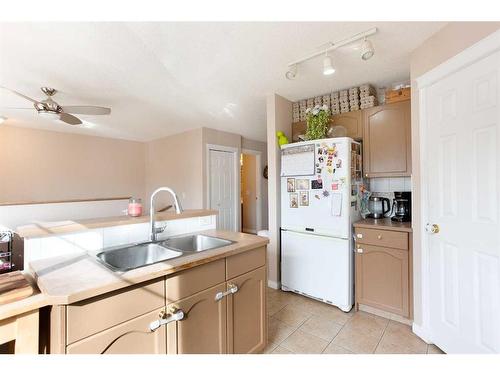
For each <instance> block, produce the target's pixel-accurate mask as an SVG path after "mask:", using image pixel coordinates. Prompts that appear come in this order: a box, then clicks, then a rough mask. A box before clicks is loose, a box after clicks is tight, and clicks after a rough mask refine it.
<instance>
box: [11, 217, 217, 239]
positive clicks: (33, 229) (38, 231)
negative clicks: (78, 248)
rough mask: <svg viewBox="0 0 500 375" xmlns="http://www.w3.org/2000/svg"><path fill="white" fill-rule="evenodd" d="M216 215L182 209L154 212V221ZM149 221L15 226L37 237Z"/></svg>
mask: <svg viewBox="0 0 500 375" xmlns="http://www.w3.org/2000/svg"><path fill="white" fill-rule="evenodd" d="M211 215H217V211H214V210H184V212H182V213H180V214H176V213H175V212H162V213H158V214H156V216H155V218H156V221H164V220H178V219H187V218H191V217H200V216H211ZM148 221H149V215H143V216H139V217H131V216H127V215H122V216H113V217H101V218H95V219H85V220H65V221H59V222H44V223H36V224H30V225H24V226H20V227H17V229H16V232H17V234H18V235H19V236H20V237H23V238H37V237H45V236H52V235H54V234H67V233H73V232H80V231H84V230H89V229H96V228H105V227H114V226H118V225H128V224H138V223H145V222H148Z"/></svg>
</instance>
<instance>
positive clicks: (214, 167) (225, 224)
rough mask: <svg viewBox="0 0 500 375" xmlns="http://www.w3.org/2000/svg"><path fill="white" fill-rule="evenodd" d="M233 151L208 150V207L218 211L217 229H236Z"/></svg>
mask: <svg viewBox="0 0 500 375" xmlns="http://www.w3.org/2000/svg"><path fill="white" fill-rule="evenodd" d="M234 155H235V154H234V153H233V152H228V151H219V150H209V163H210V164H209V165H210V170H209V184H210V186H209V189H210V208H211V209H213V210H217V211H218V215H217V229H224V230H231V231H236V223H235V218H236V212H235V199H236V186H235V175H234V173H235V171H234V158H235V156H234Z"/></svg>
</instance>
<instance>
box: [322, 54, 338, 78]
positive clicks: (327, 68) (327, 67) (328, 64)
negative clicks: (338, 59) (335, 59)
mask: <svg viewBox="0 0 500 375" xmlns="http://www.w3.org/2000/svg"><path fill="white" fill-rule="evenodd" d="M333 73H335V69H334V67H333V66H332V59H331V58H330V56H325V58H324V59H323V74H324V75H325V76H329V75H331V74H333Z"/></svg>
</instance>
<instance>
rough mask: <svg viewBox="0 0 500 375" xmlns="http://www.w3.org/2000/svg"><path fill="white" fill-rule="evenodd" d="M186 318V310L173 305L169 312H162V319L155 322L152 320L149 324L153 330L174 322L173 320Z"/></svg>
mask: <svg viewBox="0 0 500 375" xmlns="http://www.w3.org/2000/svg"><path fill="white" fill-rule="evenodd" d="M182 319H184V311H182V310H181V309H178V308H176V307H171V308H170V309H169V313H168V314H166V313H164V312H163V311H162V312H161V313H160V319H158V320H155V321H154V322H151V323H150V324H149V329H150V330H151V332H154V331H156V330H157V329H158V328H160V327H161V326H163V325H165V324H168V323H172V322H177V321H179V320H182Z"/></svg>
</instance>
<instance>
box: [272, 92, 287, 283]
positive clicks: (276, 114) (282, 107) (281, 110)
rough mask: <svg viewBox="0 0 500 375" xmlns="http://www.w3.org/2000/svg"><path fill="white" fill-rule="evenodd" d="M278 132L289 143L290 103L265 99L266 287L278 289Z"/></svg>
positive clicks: (275, 95) (279, 98)
mask: <svg viewBox="0 0 500 375" xmlns="http://www.w3.org/2000/svg"><path fill="white" fill-rule="evenodd" d="M277 131H282V132H284V133H285V135H286V136H287V137H288V139H292V102H291V101H289V100H287V99H285V98H283V97H281V96H279V95H277V94H270V95H268V97H267V159H268V164H269V182H268V194H269V245H268V246H267V261H268V283H269V286H271V287H273V288H278V287H279V286H280V264H279V262H280V226H281V218H280V216H281V211H280V206H281V203H280V196H281V192H280V170H281V153H280V149H279V147H278V143H277V141H276V132H277Z"/></svg>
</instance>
